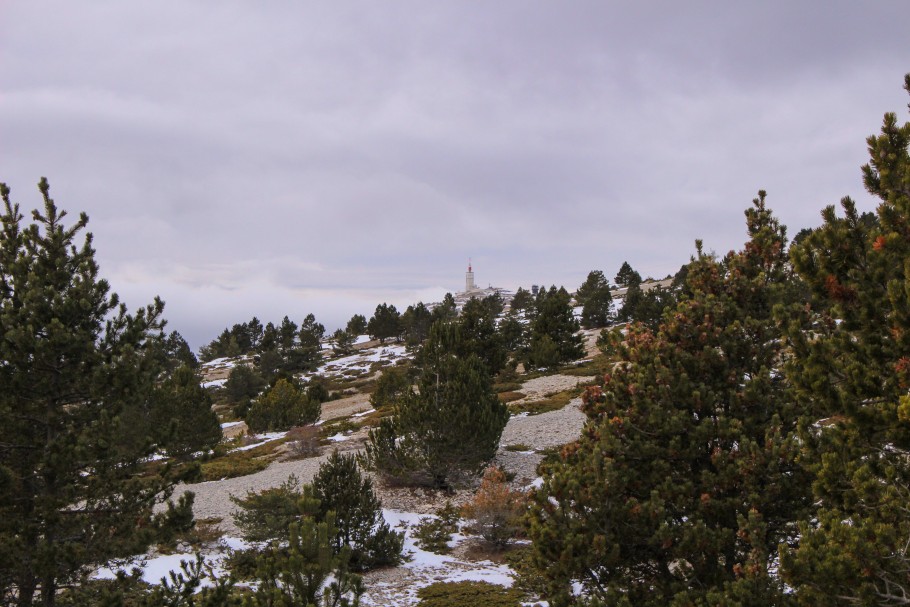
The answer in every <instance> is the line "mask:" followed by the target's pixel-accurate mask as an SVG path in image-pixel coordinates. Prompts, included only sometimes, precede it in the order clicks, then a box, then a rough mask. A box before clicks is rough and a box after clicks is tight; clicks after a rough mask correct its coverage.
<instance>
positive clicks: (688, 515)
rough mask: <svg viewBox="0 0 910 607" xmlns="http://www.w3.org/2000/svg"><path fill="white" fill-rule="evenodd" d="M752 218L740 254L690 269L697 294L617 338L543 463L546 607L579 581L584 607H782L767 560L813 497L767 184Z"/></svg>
mask: <svg viewBox="0 0 910 607" xmlns="http://www.w3.org/2000/svg"><path fill="white" fill-rule="evenodd" d="M746 215H747V224H748V228H749V234H750V237H751V238H750V241H749V242H748V243H747V244H746V246H745V249H744V250H743V251H742V252H741V253H738V254H730V255H729V256H727V257H726V258H725V259H723V260H721V261H717V260H714V259H712V258H709V257H705V256H700V257H699V258H698V260H696V261H695V262H693V263H692V264H690V269H689V277H688V282H689V285H690V287H691V290H692V296H691V298H690V299H688V300H686V301H684V302H682V303H680V304H679V305H678V306H677V307H676V309H675V312H674V314H672V315H667V316H666V317H665V321H664V323H663V324H662V325H661V326H660V328H659V331H658V332H657V333H654V332H652V331H650V330H648V329H647V328H646V327H644V326H642V325H634V326H633V327H631V328H630V329H629V331H628V333H627V335H626V337H625V338H624V339H623V338H622V336H621V335H620V334H618V333H613V334H612V335H613V336H614V339H616V340H617V343H614V346H613V350H614V352H615V353H616V354H617V355H618V357H619V359H620V361H621V363H622V364H617V365H615V366H614V367H613V369H612V372H611V373H610V374H608V375H607V376H606V377H605V379H604V384H603V386H598V387H591V388H589V389H588V391H587V392H586V394H585V397H584V411H585V413H586V414H587V416H588V420H589V421H588V424H587V426H586V429H585V431H584V433H583V435H582V437H581V438H580V439H579V440H578V441H577V443H575V444H573V445H571V446H569V447H566V448H565V449H564V450H563V451H562V452H561V454H560V457H559V459H558V461H557V462H555V463H550V464H548V465H546V466H545V475H544V484H543V487H542V488H541V490H540V491H538V492H537V493H536V495H535V498H534V500H533V503H532V507H531V515H530V521H531V525H530V531H529V533H530V535H531V538H532V540H533V542H534V549H535V557H534V560H535V563H536V565H537V569H538V572H539V575H540V577H541V579H542V580H543V581H545V582H546V583H547V585H548V598H549V599H550V603H551V605H554V607H558V606H561V605H568V604H572V603H573V602H574V599H573V597H572V594H571V592H570V587H571V583H572V582H573V581H574V582H578V583H580V584H581V586H582V587H583V592H584V594H585V595H586V596H587V597H588V598H589V600H590V601H591V604H610V605H612V604H628V605H670V604H673V605H696V604H728V603H723V602H722V601H720V600H719V598H720V597H728V598H729V597H740V600H745V602H739V603H737V604H750V605H757V604H781V603H785V602H786V600H785V598H784V595H783V587H782V584H781V582H780V580H779V579H778V578H776V577H775V576H774V575H773V573H772V572H771V571H772V566H773V565H774V563H775V560H776V557H777V546H778V544H779V543H782V542H788V541H793V540H794V539H795V538H796V531H797V529H796V521H797V520H799V519H800V518H801V517H802V516H803V515H804V514H805V512H806V509H807V508H808V506H809V503H810V501H811V500H810V496H809V495H808V492H807V489H808V486H809V478H808V476H807V474H806V473H805V471H804V470H803V469H801V468H800V466H799V456H800V446H801V443H800V441H799V440H798V438H797V434H796V430H797V424H798V422H799V420H800V415H801V413H802V412H803V411H802V410H801V409H799V408H798V407H795V406H794V404H793V400H792V398H791V395H790V393H789V391H788V386H787V384H786V383H785V382H784V381H782V379H781V377H780V375H779V374H778V373H777V372H776V371H775V365H776V364H777V363H778V361H779V360H780V357H781V354H782V345H781V339H780V337H781V336H780V328H779V325H778V324H777V323H776V321H775V320H774V318H773V317H772V315H771V310H772V309H773V307H774V306H776V305H785V304H788V303H790V302H791V301H792V300H790V299H789V296H790V294H791V293H792V290H791V289H790V288H789V287H788V286H787V285H788V284H789V283H790V282H791V278H790V273H789V268H788V265H787V260H786V256H785V255H784V245H785V238H784V229H783V227H781V226H780V225H779V224H778V223H777V221H776V220H775V219H774V218H773V217H772V216H771V214H770V211H768V209H767V208H766V207H765V203H764V192H761V193H760V196H759V198H758V199H756V200H755V201H754V206H753V208H752V209H750V210H749V211H747V213H746ZM619 340H621V341H619ZM758 597H762V599H759V598H758ZM729 604H732V603H729Z"/></svg>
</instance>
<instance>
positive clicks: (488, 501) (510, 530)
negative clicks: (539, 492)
mask: <svg viewBox="0 0 910 607" xmlns="http://www.w3.org/2000/svg"><path fill="white" fill-rule="evenodd" d="M525 501H526V500H525V495H524V494H523V493H521V492H519V491H513V490H512V489H510V488H509V485H508V483H507V482H506V475H505V473H504V472H503V471H502V470H500V469H499V468H496V467H493V466H490V467H489V468H487V469H486V471H485V472H484V475H483V480H482V481H481V482H480V489H479V490H478V491H477V494H476V495H475V496H474V500H473V501H471V502H470V503H468V504H467V505H465V506H464V508H463V509H462V514H463V515H464V516H465V518H468V519H471V520H473V521H474V528H475V529H476V530H477V532H478V533H479V534H480V535H481V537H483V539H485V540H486V541H488V542H489V543H491V544H493V545H494V546H495V547H497V548H504V547H505V546H506V545H508V543H509V541H510V540H511V539H512V538H513V537H515V535H516V534H517V533H518V532H519V531H520V530H521V515H522V513H523V512H524V510H525Z"/></svg>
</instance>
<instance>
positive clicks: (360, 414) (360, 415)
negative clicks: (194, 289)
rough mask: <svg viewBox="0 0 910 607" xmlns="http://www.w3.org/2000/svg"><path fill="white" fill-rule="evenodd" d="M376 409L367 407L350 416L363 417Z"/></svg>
mask: <svg viewBox="0 0 910 607" xmlns="http://www.w3.org/2000/svg"><path fill="white" fill-rule="evenodd" d="M375 411H376V409H367V410H366V411H361V412H360V413H355V414H354V415H352V416H351V417H363V416H364V415H369V414H370V413H373V412H375Z"/></svg>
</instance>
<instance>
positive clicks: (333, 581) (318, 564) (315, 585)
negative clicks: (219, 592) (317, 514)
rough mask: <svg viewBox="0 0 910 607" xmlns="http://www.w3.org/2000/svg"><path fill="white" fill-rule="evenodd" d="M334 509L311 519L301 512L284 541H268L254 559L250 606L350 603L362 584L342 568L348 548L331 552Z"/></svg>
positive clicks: (356, 598) (341, 605) (355, 599)
mask: <svg viewBox="0 0 910 607" xmlns="http://www.w3.org/2000/svg"><path fill="white" fill-rule="evenodd" d="M334 523H335V521H334V515H330V516H329V517H327V518H326V520H325V521H322V522H317V521H316V519H315V518H313V517H311V516H304V517H303V518H301V519H300V522H299V523H293V524H292V525H291V527H290V533H289V536H288V540H287V545H279V544H277V543H273V544H271V545H270V546H269V547H268V548H266V550H265V551H264V553H263V554H262V556H261V557H260V559H259V567H258V569H257V579H258V582H259V584H258V587H257V589H256V591H255V593H253V595H252V597H251V598H250V605H251V607H275V606H279V605H280V606H287V607H291V606H295V605H305V606H307V607H310V606H312V607H321V606H326V607H328V606H336V607H345V606H349V605H351V606H356V605H359V604H360V595H361V594H363V585H362V583H361V581H360V578H359V577H358V576H356V575H352V574H350V573H349V572H348V568H347V558H348V551H347V550H346V551H344V552H343V553H342V554H336V553H335V552H334V551H333V547H332V538H333V537H334V535H335V524H334Z"/></svg>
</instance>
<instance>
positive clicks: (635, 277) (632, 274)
mask: <svg viewBox="0 0 910 607" xmlns="http://www.w3.org/2000/svg"><path fill="white" fill-rule="evenodd" d="M613 280H614V281H615V282H616V284H617V285H618V286H620V287H628V286H631V285H633V284H641V274H639V273H638V272H636V271H635V270H633V269H632V266H630V265H629V262H628V261H624V262H622V266H621V267H620V268H619V271H618V272H617V273H616V277H615V278H614V279H613Z"/></svg>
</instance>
